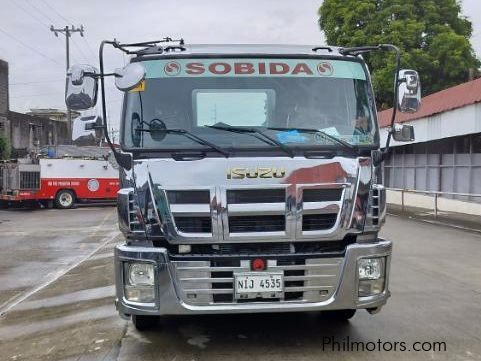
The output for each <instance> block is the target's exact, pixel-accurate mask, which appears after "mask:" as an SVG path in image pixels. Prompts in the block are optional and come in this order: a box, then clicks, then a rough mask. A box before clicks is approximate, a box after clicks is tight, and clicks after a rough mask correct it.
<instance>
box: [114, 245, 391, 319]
mask: <svg viewBox="0 0 481 361" xmlns="http://www.w3.org/2000/svg"><path fill="white" fill-rule="evenodd" d="M391 250H392V242H391V241H387V240H384V239H378V242H375V243H365V244H359V243H355V244H351V245H349V246H347V248H346V252H345V256H344V258H342V261H341V265H340V268H339V278H338V283H337V285H336V287H335V289H334V291H333V292H332V295H331V296H330V297H329V298H328V299H326V300H322V301H321V302H306V301H288V302H287V301H284V302H276V301H273V302H249V303H230V304H225V303H219V304H217V303H216V304H209V305H194V304H190V303H187V302H185V301H184V300H183V299H182V297H181V295H182V290H181V288H180V284H179V282H178V281H177V279H176V277H175V275H174V267H173V262H172V261H171V260H169V255H168V252H167V250H166V249H165V248H150V247H132V246H126V245H121V246H117V247H116V249H115V274H116V293H117V299H116V305H117V310H118V311H119V313H120V315H121V316H128V315H132V314H135V315H185V314H214V313H253V312H295V311H325V310H336V309H360V308H367V309H376V308H379V307H381V306H382V305H384V304H385V303H386V301H387V299H388V297H389V296H390V292H389V288H388V286H389V268H390V260H391ZM363 257H386V276H385V288H384V292H383V293H381V294H379V295H376V296H370V297H359V296H358V271H357V260H358V259H359V258H363ZM128 261H144V262H151V263H154V265H155V268H156V287H155V290H156V296H155V303H153V304H139V303H133V302H129V301H127V300H126V299H125V297H124V281H123V262H128Z"/></svg>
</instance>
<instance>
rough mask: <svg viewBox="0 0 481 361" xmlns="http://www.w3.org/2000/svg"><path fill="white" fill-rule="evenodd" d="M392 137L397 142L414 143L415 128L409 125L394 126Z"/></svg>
mask: <svg viewBox="0 0 481 361" xmlns="http://www.w3.org/2000/svg"><path fill="white" fill-rule="evenodd" d="M392 137H393V139H394V140H395V141H397V142H412V141H414V127H413V126H412V125H409V124H402V125H401V124H394V129H392Z"/></svg>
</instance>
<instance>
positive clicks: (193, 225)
mask: <svg viewBox="0 0 481 361" xmlns="http://www.w3.org/2000/svg"><path fill="white" fill-rule="evenodd" d="M175 225H176V226H177V229H178V230H179V231H181V232H184V233H211V232H212V220H211V219H210V217H189V216H187V217H183V216H177V217H175Z"/></svg>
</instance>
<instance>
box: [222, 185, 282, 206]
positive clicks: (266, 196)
mask: <svg viewBox="0 0 481 361" xmlns="http://www.w3.org/2000/svg"><path fill="white" fill-rule="evenodd" d="M285 201H286V191H285V189H234V190H227V203H228V204H246V203H281V202H282V203H284V202H285Z"/></svg>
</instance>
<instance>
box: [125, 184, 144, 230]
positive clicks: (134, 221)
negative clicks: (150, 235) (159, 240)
mask: <svg viewBox="0 0 481 361" xmlns="http://www.w3.org/2000/svg"><path fill="white" fill-rule="evenodd" d="M137 214H140V211H139V208H138V206H137V203H136V202H135V198H134V192H129V229H130V231H131V232H132V233H139V234H142V233H144V231H143V227H142V225H141V224H140V222H139V219H138V216H137Z"/></svg>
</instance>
